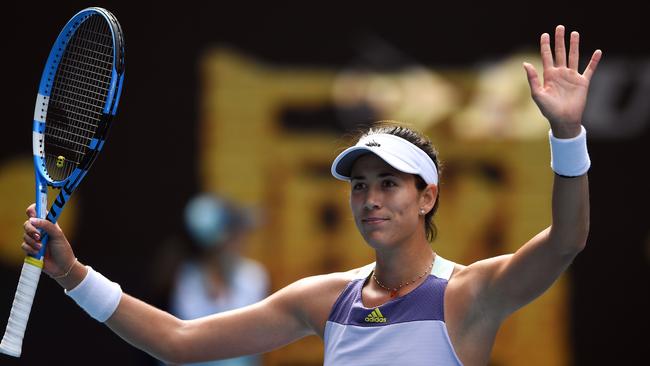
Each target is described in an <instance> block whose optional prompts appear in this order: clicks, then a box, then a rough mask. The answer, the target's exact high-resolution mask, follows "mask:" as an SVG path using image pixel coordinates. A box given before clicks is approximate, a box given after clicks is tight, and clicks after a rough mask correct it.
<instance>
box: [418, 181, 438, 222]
mask: <svg viewBox="0 0 650 366" xmlns="http://www.w3.org/2000/svg"><path fill="white" fill-rule="evenodd" d="M437 199H438V186H437V185H435V184H429V185H427V187H426V188H424V190H423V191H422V192H421V193H420V208H421V209H422V210H424V214H425V215H426V214H427V213H429V211H431V210H432V209H433V206H434V205H435V204H436V200H437Z"/></svg>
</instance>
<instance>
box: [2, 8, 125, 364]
mask: <svg viewBox="0 0 650 366" xmlns="http://www.w3.org/2000/svg"><path fill="white" fill-rule="evenodd" d="M123 80H124V37H123V34H122V29H121V27H120V24H119V23H118V21H117V19H116V18H115V16H113V14H111V13H110V12H109V11H107V10H106V9H102V8H97V7H92V8H86V9H84V10H82V11H80V12H79V13H77V14H76V15H75V16H73V17H72V18H71V19H70V20H69V21H68V23H67V24H66V25H65V27H64V28H63V30H62V31H61V33H60V34H59V36H58V38H57V39H56V41H55V42H54V46H53V47H52V50H51V51H50V54H49V56H48V58H47V63H46V64H45V69H44V70H43V74H42V76H41V81H40V84H39V87H38V95H37V97H36V107H35V109H34V124H33V128H32V150H33V154H34V171H35V174H36V214H37V216H38V217H40V218H46V219H47V220H48V221H51V222H52V223H56V221H57V219H58V218H59V216H60V215H61V211H62V210H63V207H64V206H65V204H66V202H68V200H69V199H70V195H72V192H74V190H75V189H76V188H77V187H78V186H79V183H80V182H81V180H82V179H83V177H84V176H85V175H86V173H87V172H88V169H89V168H90V166H91V165H92V163H93V162H94V161H95V158H96V157H97V155H98V153H99V152H100V151H101V150H102V148H103V147H104V141H105V138H106V135H107V132H108V129H109V126H110V123H111V119H112V118H113V117H114V116H115V113H116V111H117V104H118V102H119V97H120V93H121V91H122V82H123ZM48 186H50V187H53V188H56V189H58V190H59V193H58V195H57V197H56V199H55V200H54V202H53V203H52V205H51V207H50V208H49V210H48V211H46V208H47V191H48ZM41 234H42V235H41V236H42V240H41V242H42V244H43V247H42V248H41V250H40V252H39V253H38V254H37V255H35V256H32V255H28V256H26V257H25V262H24V263H23V268H22V271H21V274H20V280H19V281H18V288H17V290H16V295H15V297H14V302H13V305H12V308H11V312H10V314H9V320H8V322H7V328H6V330H5V334H4V337H3V338H2V342H1V343H0V352H2V353H5V354H8V355H11V356H14V357H19V356H20V354H21V349H22V343H23V337H24V335H25V329H26V328H27V320H28V319H29V313H30V311H31V308H32V302H33V300H34V295H35V294H36V288H37V286H38V280H39V278H40V275H41V271H42V268H43V256H44V255H45V250H46V245H47V235H46V233H44V232H42V233H41Z"/></svg>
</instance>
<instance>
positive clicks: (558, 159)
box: [548, 126, 591, 177]
mask: <svg viewBox="0 0 650 366" xmlns="http://www.w3.org/2000/svg"><path fill="white" fill-rule="evenodd" d="M548 138H549V141H550V143H551V169H553V171H554V172H555V173H557V174H559V175H561V176H565V177H578V176H581V175H583V174H585V173H586V172H587V171H588V170H589V167H591V160H590V159H589V152H588V151H587V130H585V128H584V127H583V126H580V134H579V135H578V136H576V137H573V138H570V139H559V138H557V137H555V136H553V132H552V131H550V130H549V131H548Z"/></svg>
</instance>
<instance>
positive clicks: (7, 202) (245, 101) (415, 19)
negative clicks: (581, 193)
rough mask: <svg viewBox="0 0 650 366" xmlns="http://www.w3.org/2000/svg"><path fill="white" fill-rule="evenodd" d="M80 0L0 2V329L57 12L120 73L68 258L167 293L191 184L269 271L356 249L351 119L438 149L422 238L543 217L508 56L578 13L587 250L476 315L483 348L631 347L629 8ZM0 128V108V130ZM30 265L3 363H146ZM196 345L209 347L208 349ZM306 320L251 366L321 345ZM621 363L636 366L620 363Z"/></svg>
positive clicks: (539, 225) (522, 355)
mask: <svg viewBox="0 0 650 366" xmlns="http://www.w3.org/2000/svg"><path fill="white" fill-rule="evenodd" d="M556 5H557V6H558V9H554V8H551V7H550V6H549V5H546V4H543V3H539V4H523V3H518V4H517V5H516V6H514V5H511V4H509V5H506V4H503V5H499V4H495V3H493V2H489V4H488V3H483V4H482V5H474V4H471V3H453V2H452V3H449V2H447V3H445V5H440V4H427V5H423V4H419V3H417V4H415V3H414V4H408V3H399V4H398V3H388V4H386V5H383V6H380V5H378V4H377V3H370V2H368V3H365V4H364V3H360V2H354V3H334V2H301V3H286V2H274V3H272V4H264V5H260V4H257V3H253V2H251V3H246V2H238V3H237V4H236V5H234V4H228V5H226V4H224V3H218V2H205V3H200V2H196V3H194V2H191V1H184V2H182V3H174V4H171V3H170V4H168V5H161V3H159V2H139V3H134V2H126V1H115V2H113V1H98V2H94V3H87V2H81V1H66V2H64V3H63V2H48V3H45V4H40V5H35V4H32V3H28V2H13V3H11V4H6V5H5V6H4V7H3V15H4V16H3V22H2V25H1V26H2V27H3V31H4V34H5V37H4V40H3V51H2V52H3V57H2V64H3V66H4V67H3V71H4V72H3V78H2V80H3V86H4V87H5V93H4V94H5V97H4V98H3V101H2V107H3V110H4V111H5V112H4V113H5V117H3V119H4V125H5V126H6V127H5V131H4V132H3V133H2V134H0V299H3V300H1V301H0V328H1V329H2V331H4V327H5V325H6V319H7V318H8V315H9V310H10V307H11V301H12V299H13V295H14V292H15V288H16V281H17V279H18V277H19V271H20V267H21V262H22V259H23V254H22V253H21V252H20V251H19V244H20V241H21V239H20V238H21V236H22V234H21V233H22V227H21V224H22V222H23V221H24V219H25V216H24V214H23V212H24V209H25V208H26V207H27V206H28V205H29V204H30V203H32V202H33V200H34V192H33V191H34V188H33V172H32V164H31V137H30V136H31V126H32V118H33V108H34V101H35V97H36V91H37V85H38V82H39V80H40V77H41V70H42V67H43V65H44V63H45V59H46V57H47V55H48V52H49V49H50V47H51V44H52V42H53V41H54V39H55V38H56V35H57V34H58V32H59V30H60V29H61V27H62V26H63V25H64V24H65V22H66V21H67V20H68V19H69V18H70V17H71V16H72V15H74V14H75V13H76V12H77V11H79V10H81V9H83V8H85V7H87V6H103V7H105V8H107V9H109V10H110V11H112V12H113V13H114V14H115V15H116V16H117V18H118V19H119V21H120V23H121V25H122V28H123V29H124V32H125V38H126V44H127V47H126V78H125V85H124V90H123V94H122V97H121V103H120V107H119V110H118V116H117V118H116V120H115V121H114V124H113V127H112V130H111V132H110V134H109V140H108V141H109V143H108V144H107V145H106V148H105V149H104V152H103V153H102V154H101V155H100V157H99V158H98V160H97V161H96V163H95V166H94V168H93V169H92V170H91V171H90V173H89V174H88V176H87V178H86V179H85V181H84V183H83V184H82V185H81V186H80V189H79V190H78V191H77V192H76V193H75V195H74V196H73V198H72V201H71V202H70V204H69V205H68V206H67V208H66V211H65V212H64V214H63V215H62V219H61V220H62V221H61V225H62V226H63V227H64V229H65V230H66V232H67V234H68V236H69V237H70V239H71V241H72V242H73V245H74V248H75V250H76V254H77V256H78V257H79V259H80V260H81V261H82V262H84V263H87V264H90V265H92V266H93V267H94V268H95V269H97V270H99V271H100V272H102V273H103V274H105V275H106V276H107V277H109V278H111V279H112V280H114V281H116V282H118V283H120V284H121V286H122V288H123V289H124V290H125V291H126V292H128V293H130V294H132V295H134V296H136V297H139V298H141V299H143V300H145V301H147V302H150V303H152V304H155V305H157V306H159V307H163V308H166V307H168V306H169V301H170V300H169V297H170V290H171V286H172V278H171V273H172V271H171V270H170V268H171V267H170V266H173V265H174V264H173V263H174V256H175V254H174V253H176V252H175V250H176V249H177V248H174V245H175V244H174V243H177V242H178V241H177V240H176V239H177V238H179V237H182V236H183V235H184V234H183V233H184V230H185V228H184V225H183V208H184V207H185V204H186V202H187V201H188V200H189V199H190V198H191V197H193V196H194V195H195V194H197V193H198V192H212V193H215V194H218V195H220V196H223V197H227V198H228V199H231V200H233V201H234V202H237V203H238V204H239V205H241V206H242V207H246V208H247V209H248V210H249V211H250V212H253V213H254V217H255V220H256V225H255V226H254V230H252V231H251V232H250V233H249V235H248V236H247V238H246V240H247V243H246V246H245V247H244V254H245V255H246V256H247V257H249V258H252V259H254V260H256V261H257V262H259V263H261V264H262V265H263V266H264V268H265V269H266V270H268V276H269V280H270V291H275V290H277V289H279V288H281V287H283V286H286V285H287V284H289V283H291V282H293V281H295V280H297V279H299V278H301V277H304V276H309V275H315V274H320V273H325V272H332V271H343V270H347V269H350V268H353V267H356V266H360V265H363V264H366V263H368V262H371V261H372V260H373V256H372V252H371V251H370V250H369V249H368V248H367V247H366V246H365V244H364V243H363V240H362V238H361V237H360V235H359V234H358V233H357V231H356V229H355V227H354V222H353V220H352V217H351V215H350V213H349V208H348V198H347V196H348V193H347V192H348V186H347V185H346V184H345V183H342V182H340V181H337V180H335V179H334V178H332V177H331V176H330V173H329V167H330V163H331V161H332V159H333V158H334V157H335V156H336V154H337V153H338V152H339V151H340V150H341V149H342V148H344V147H345V146H346V145H347V144H348V143H350V142H351V141H350V140H349V139H348V138H347V137H346V136H348V135H349V133H350V131H353V130H354V129H356V128H359V127H362V126H366V125H368V124H369V123H370V122H372V121H375V120H379V119H394V120H400V121H404V122H406V123H408V124H409V125H410V126H412V127H415V128H417V129H419V130H421V131H423V132H425V133H426V134H427V135H428V136H429V137H430V138H431V139H432V141H433V142H434V144H435V145H436V146H437V147H438V149H439V150H440V153H441V158H442V161H443V164H444V171H443V174H442V183H441V186H440V200H441V204H440V210H439V211H438V214H437V217H436V223H437V225H438V227H439V237H438V239H437V240H436V241H435V242H434V244H433V247H434V249H435V250H436V251H437V252H438V253H440V254H441V255H442V256H444V257H447V258H449V259H451V260H454V261H456V262H460V263H463V264H469V263H471V262H473V261H475V260H477V259H481V258H485V257H488V256H493V255H498V254H503V253H507V252H512V251H514V250H516V248H518V247H519V246H520V245H521V244H522V243H524V242H525V241H526V240H528V239H529V238H530V237H532V236H533V235H534V234H536V233H537V232H539V231H540V230H542V229H543V228H544V227H546V226H547V225H548V224H549V222H550V188H551V183H552V172H551V170H550V168H549V160H550V156H549V151H548V139H547V131H548V125H547V123H546V121H545V120H544V119H543V118H542V117H541V115H540V114H539V112H538V110H537V108H536V107H535V105H534V104H533V103H532V101H531V99H530V95H529V90H528V85H527V82H526V77H525V73H524V70H523V67H522V66H521V63H522V62H523V61H524V60H526V61H528V62H531V63H533V64H535V65H536V66H537V68H538V70H541V65H540V61H539V58H538V53H537V52H538V51H537V50H538V39H539V35H540V34H541V33H542V32H549V33H552V32H553V30H554V27H555V25H557V24H564V25H565V26H566V27H567V31H572V30H578V31H580V32H581V51H582V54H581V56H582V59H581V61H582V66H581V70H582V69H583V68H584V66H585V63H586V61H587V60H588V59H589V56H590V54H591V52H593V50H595V49H596V48H600V49H602V50H603V51H604V58H603V60H602V62H601V64H600V66H599V69H598V71H597V73H596V76H595V77H594V79H593V81H592V85H591V90H590V100H589V104H588V105H587V110H586V113H585V116H584V124H585V126H586V127H587V130H588V131H589V149H590V154H591V159H592V162H593V165H592V169H591V171H590V173H589V175H590V185H591V205H592V209H591V232H590V237H589V242H588V247H587V249H586V250H585V251H584V252H583V253H581V254H580V255H579V256H578V257H577V258H576V260H575V262H574V264H573V265H572V266H571V268H570V269H569V270H568V271H567V273H566V274H565V275H564V276H563V277H562V278H561V279H560V280H559V281H558V282H557V283H556V284H555V285H554V286H553V287H552V288H551V289H550V290H549V291H547V293H545V294H544V295H543V296H542V297H540V298H539V299H537V300H536V301H534V302H533V303H531V304H530V305H528V306H526V307H525V308H523V309H522V310H520V311H518V312H517V313H515V314H514V315H513V316H512V317H511V318H510V319H509V320H508V321H507V322H506V324H505V325H504V327H503V328H502V330H501V332H500V333H499V335H498V338H497V342H496V345H495V348H494V352H493V356H492V361H491V365H499V366H500V365H521V364H526V365H529V366H532V365H605V364H608V365H609V364H631V363H632V360H644V359H645V360H648V347H647V345H648V343H649V341H650V335H649V334H650V320H649V316H648V309H649V308H650V300H649V295H650V286H649V284H650V281H649V280H650V271H649V267H650V266H649V263H650V216H649V215H648V213H647V212H648V207H649V206H650V199H649V194H648V182H649V181H648V179H647V178H646V176H647V174H646V170H647V169H648V167H649V164H648V158H649V157H650V154H649V152H650V149H649V147H648V146H649V144H650V103H649V102H648V101H649V99H650V48H649V47H648V45H647V42H646V40H647V38H648V36H649V35H650V29H648V23H647V19H646V15H645V13H644V12H643V11H640V9H637V8H636V7H638V5H634V6H631V7H628V6H625V5H624V3H621V2H617V3H616V5H611V4H610V5H608V6H607V7H605V6H600V7H596V5H592V4H587V3H585V4H579V3H571V4H563V5H562V6H561V8H560V6H559V5H558V4H553V6H556ZM7 126H8V128H7ZM62 292H63V291H62V290H61V289H60V288H59V287H58V286H57V285H56V284H55V283H54V281H51V280H49V279H47V278H45V277H44V279H43V280H42V281H41V283H40V285H39V288H38V292H37V296H36V299H35V303H34V306H33V310H32V315H31V318H30V322H29V326H28V328H27V334H26V337H25V340H24V345H23V355H22V357H21V358H20V359H14V358H10V357H7V356H5V355H0V364H2V365H5V364H6V365H37V364H45V363H47V364H53V365H59V364H66V365H88V364H92V365H154V364H156V362H155V361H154V360H153V359H151V358H150V357H149V356H148V355H146V354H145V353H143V352H141V351H138V350H136V349H134V348H133V347H131V346H130V345H128V344H126V343H125V342H123V341H122V340H121V339H120V338H119V337H117V336H116V335H114V334H113V333H112V332H110V330H109V329H108V328H106V327H105V326H103V325H102V324H99V323H97V322H95V321H93V320H92V319H91V318H90V317H88V316H87V315H86V314H85V313H83V312H82V311H81V310H80V309H79V308H77V306H76V305H74V303H73V302H72V300H70V299H69V298H67V297H66V296H64V295H63V293H62ZM217 346H218V345H215V347H217ZM322 353H323V350H322V342H321V340H320V339H318V338H317V337H309V338H306V339H304V340H301V341H299V342H297V343H295V344H293V345H290V346H288V347H285V348H282V349H279V350H276V351H273V352H270V353H268V354H265V355H263V356H262V359H263V363H264V364H265V365H278V366H279V365H287V366H288V365H321V364H322V356H323V355H322ZM641 363H643V362H641Z"/></svg>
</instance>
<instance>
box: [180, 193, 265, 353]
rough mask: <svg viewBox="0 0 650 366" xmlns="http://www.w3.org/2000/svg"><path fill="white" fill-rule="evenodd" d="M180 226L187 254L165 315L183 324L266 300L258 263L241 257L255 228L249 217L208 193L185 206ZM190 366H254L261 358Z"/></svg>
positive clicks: (228, 202)
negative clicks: (186, 240)
mask: <svg viewBox="0 0 650 366" xmlns="http://www.w3.org/2000/svg"><path fill="white" fill-rule="evenodd" d="M184 223H185V228H186V231H187V234H188V238H189V239H190V241H191V249H192V250H191V252H190V255H188V256H187V257H186V258H185V260H184V261H183V262H182V263H181V264H180V266H179V268H178V271H177V272H176V274H175V277H174V279H173V282H172V288H171V298H170V301H169V309H168V310H169V311H170V312H171V313H172V314H174V315H176V316H177V317H179V318H181V319H186V320H187V319H195V318H199V317H202V316H205V315H210V314H214V313H219V312H223V311H227V310H232V309H236V308H240V307H243V306H246V305H249V304H252V303H255V302H257V301H259V300H262V299H263V298H265V297H266V296H267V295H268V291H269V276H268V273H267V270H266V269H265V268H264V267H263V266H262V265H261V264H260V263H259V262H257V261H254V260H252V259H250V258H246V257H244V256H242V250H243V249H244V247H245V245H246V235H247V233H248V232H249V231H250V230H251V229H252V228H253V227H254V225H255V220H254V218H253V215H252V214H251V212H249V211H247V210H246V209H244V208H242V207H240V206H238V205H236V204H234V203H233V202H231V201H228V200H225V199H223V198H222V197H217V196H215V195H212V194H206V193H202V194H199V195H197V196H195V197H193V198H192V199H190V200H189V202H188V203H187V205H186V206H185V211H184ZM193 365H211V366H212V365H215V366H216V365H218V366H254V365H255V366H257V365H261V357H260V356H249V357H241V358H234V359H229V360H223V361H215V362H209V363H201V364H193Z"/></svg>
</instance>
